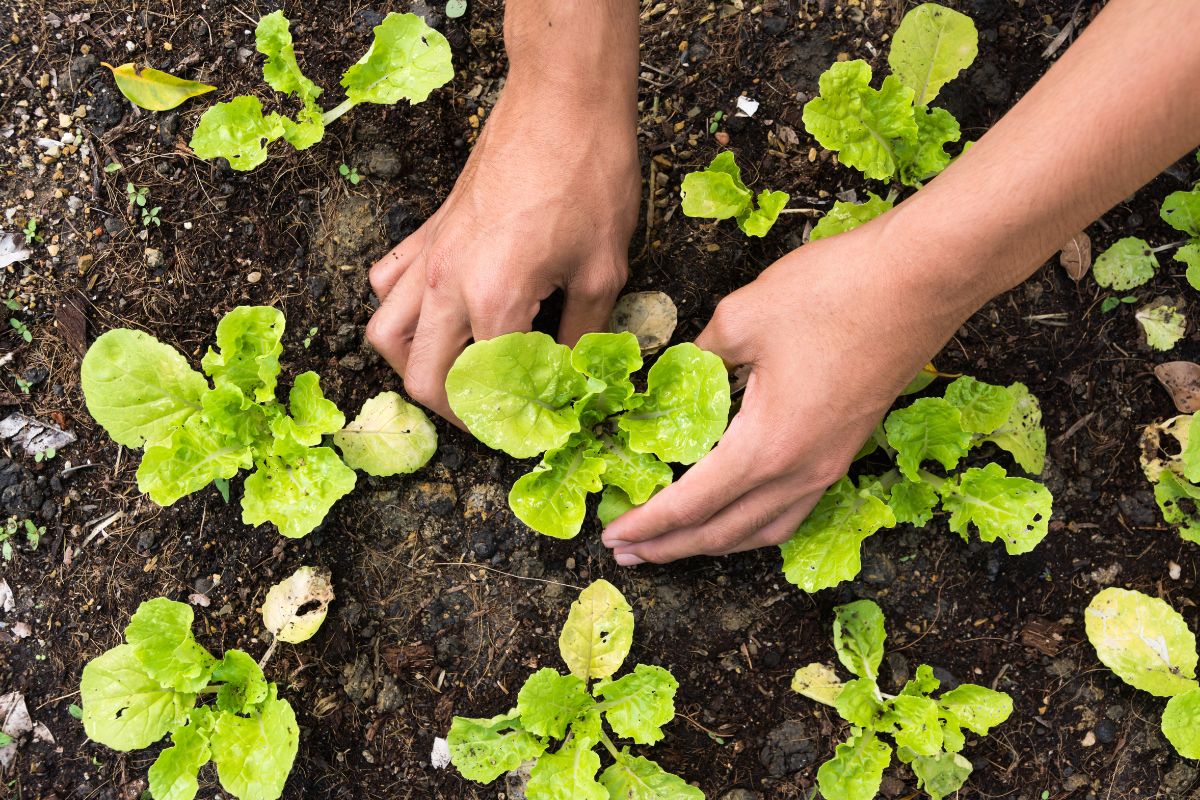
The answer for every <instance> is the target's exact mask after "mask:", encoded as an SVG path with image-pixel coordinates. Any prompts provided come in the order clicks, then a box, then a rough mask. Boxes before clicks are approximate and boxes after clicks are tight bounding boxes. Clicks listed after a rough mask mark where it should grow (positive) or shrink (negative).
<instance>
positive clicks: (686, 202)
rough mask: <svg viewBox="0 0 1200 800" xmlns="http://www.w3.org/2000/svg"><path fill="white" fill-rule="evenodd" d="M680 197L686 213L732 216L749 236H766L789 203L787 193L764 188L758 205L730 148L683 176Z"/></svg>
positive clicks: (713, 217) (713, 216) (693, 215)
mask: <svg viewBox="0 0 1200 800" xmlns="http://www.w3.org/2000/svg"><path fill="white" fill-rule="evenodd" d="M714 124H715V123H714ZM680 196H681V197H682V199H683V213H684V215H686V216H689V217H702V218H704V219H729V218H730V217H733V218H734V219H736V220H737V224H738V227H739V228H741V229H742V233H744V234H746V235H747V236H766V235H767V231H769V230H771V226H773V225H774V224H775V220H776V219H778V218H779V212H780V211H782V210H783V208H784V206H786V205H787V202H788V195H787V193H786V192H772V191H770V190H768V189H764V190H763V191H761V192H759V194H758V202H757V204H756V203H755V200H754V193H753V192H751V191H750V190H749V189H747V188H746V184H745V183H743V182H742V171H741V170H740V169H739V168H738V165H737V163H736V162H735V161H734V158H733V152H732V151H729V150H726V151H725V152H723V153H718V154H717V157H716V158H714V159H713V160H712V163H711V164H709V165H708V167H707V168H706V169H703V170H699V171H697V172H689V173H688V174H687V175H684V176H683V185H682V187H681V188H680Z"/></svg>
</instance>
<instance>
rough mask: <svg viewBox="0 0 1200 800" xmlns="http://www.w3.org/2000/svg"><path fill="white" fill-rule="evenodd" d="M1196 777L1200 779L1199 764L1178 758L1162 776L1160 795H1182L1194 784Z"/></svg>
mask: <svg viewBox="0 0 1200 800" xmlns="http://www.w3.org/2000/svg"><path fill="white" fill-rule="evenodd" d="M1197 779H1200V764H1196V763H1195V762H1192V761H1184V760H1182V759H1180V760H1179V761H1176V762H1175V766H1173V767H1171V769H1170V770H1169V771H1168V772H1167V774H1166V775H1164V776H1163V779H1162V784H1161V792H1162V794H1161V796H1162V797H1184V794H1183V793H1184V792H1185V791H1187V790H1188V789H1190V788H1192V787H1193V786H1194V785H1195V784H1196V781H1197ZM1194 796H1195V795H1193V797H1194Z"/></svg>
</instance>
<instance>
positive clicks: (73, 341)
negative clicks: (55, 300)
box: [54, 300, 87, 359]
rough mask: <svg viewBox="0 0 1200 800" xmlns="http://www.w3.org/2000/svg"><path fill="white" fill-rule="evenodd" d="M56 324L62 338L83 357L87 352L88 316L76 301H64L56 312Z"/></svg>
mask: <svg viewBox="0 0 1200 800" xmlns="http://www.w3.org/2000/svg"><path fill="white" fill-rule="evenodd" d="M54 324H55V325H56V326H57V327H58V330H59V333H60V334H61V336H62V340H63V341H64V342H66V343H67V344H68V345H69V346H70V348H71V349H72V350H74V351H75V354H76V355H77V356H79V358H80V359H82V358H83V356H84V355H85V354H86V353H87V317H86V316H84V314H83V312H82V311H80V310H79V306H77V305H76V301H74V300H65V301H63V303H62V305H60V306H59V307H58V310H57V311H55V312H54Z"/></svg>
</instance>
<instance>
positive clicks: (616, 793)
mask: <svg viewBox="0 0 1200 800" xmlns="http://www.w3.org/2000/svg"><path fill="white" fill-rule="evenodd" d="M600 783H602V784H603V785H604V788H605V789H607V790H608V796H609V798H610V800H704V792H702V791H700V790H699V789H697V788H696V787H695V786H692V785H690V784H689V783H687V782H686V781H684V780H683V778H680V777H679V776H678V775H672V774H671V773H669V772H667V771H666V770H664V769H663V768H662V767H660V766H659V765H658V764H656V763H654V762H653V761H651V760H650V759H648V758H642V757H641V756H631V755H629V754H628V752H626V751H622V752H621V757H620V758H618V759H617V761H616V763H614V764H612V765H611V766H610V767H608V769H606V770H604V772H602V773H601V774H600Z"/></svg>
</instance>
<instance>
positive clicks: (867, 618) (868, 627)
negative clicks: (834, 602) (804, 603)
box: [833, 600, 887, 681]
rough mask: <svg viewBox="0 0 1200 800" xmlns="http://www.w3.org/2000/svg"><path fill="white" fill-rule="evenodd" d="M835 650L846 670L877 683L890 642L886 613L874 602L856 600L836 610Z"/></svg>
mask: <svg viewBox="0 0 1200 800" xmlns="http://www.w3.org/2000/svg"><path fill="white" fill-rule="evenodd" d="M833 613H834V618H833V647H834V649H835V650H837V655H838V661H841V662H842V666H844V667H845V668H846V669H848V670H850V671H851V672H853V673H854V674H855V675H858V676H859V677H860V678H869V679H870V680H872V681H873V680H875V678H876V676H878V675H879V664H880V663H881V662H882V661H883V643H884V641H885V640H886V639H887V631H886V630H885V629H884V620H883V611H882V610H881V609H880V608H879V606H878V605H877V604H876V603H875V602H873V601H871V600H856V601H854V602H853V603H847V604H846V605H844V606H838V607H837V608H835V609H834V610H833Z"/></svg>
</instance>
